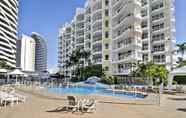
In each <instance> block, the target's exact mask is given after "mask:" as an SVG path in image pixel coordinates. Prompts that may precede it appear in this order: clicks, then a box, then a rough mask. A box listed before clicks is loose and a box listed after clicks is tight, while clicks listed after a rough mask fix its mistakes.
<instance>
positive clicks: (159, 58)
mask: <svg viewBox="0 0 186 118" xmlns="http://www.w3.org/2000/svg"><path fill="white" fill-rule="evenodd" d="M153 61H154V62H155V63H163V62H165V61H166V56H165V55H155V56H153Z"/></svg>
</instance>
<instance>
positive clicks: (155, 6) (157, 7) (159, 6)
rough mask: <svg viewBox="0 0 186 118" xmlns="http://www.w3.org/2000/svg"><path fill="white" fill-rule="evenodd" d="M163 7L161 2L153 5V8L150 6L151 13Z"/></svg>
mask: <svg viewBox="0 0 186 118" xmlns="http://www.w3.org/2000/svg"><path fill="white" fill-rule="evenodd" d="M163 6H164V4H163V2H161V3H158V4H156V5H154V6H152V11H154V10H157V9H160V8H162V7H163Z"/></svg>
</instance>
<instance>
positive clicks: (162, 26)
mask: <svg viewBox="0 0 186 118" xmlns="http://www.w3.org/2000/svg"><path fill="white" fill-rule="evenodd" d="M163 28H164V23H161V24H156V25H153V26H152V30H153V31H157V30H160V29H163Z"/></svg>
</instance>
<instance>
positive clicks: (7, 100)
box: [0, 92, 19, 107]
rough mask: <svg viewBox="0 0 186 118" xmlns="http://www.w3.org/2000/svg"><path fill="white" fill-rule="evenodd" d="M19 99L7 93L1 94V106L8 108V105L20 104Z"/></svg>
mask: <svg viewBox="0 0 186 118" xmlns="http://www.w3.org/2000/svg"><path fill="white" fill-rule="evenodd" d="M18 101H19V98H18V97H16V96H13V95H9V94H7V93H5V92H0V104H1V105H4V106H5V107H6V105H7V103H11V106H13V105H14V102H16V103H17V104H18Z"/></svg>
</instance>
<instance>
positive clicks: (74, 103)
mask: <svg viewBox="0 0 186 118" xmlns="http://www.w3.org/2000/svg"><path fill="white" fill-rule="evenodd" d="M67 99H68V105H67V110H72V112H75V111H78V110H79V108H80V106H79V101H78V100H77V99H76V97H75V96H67Z"/></svg>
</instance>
